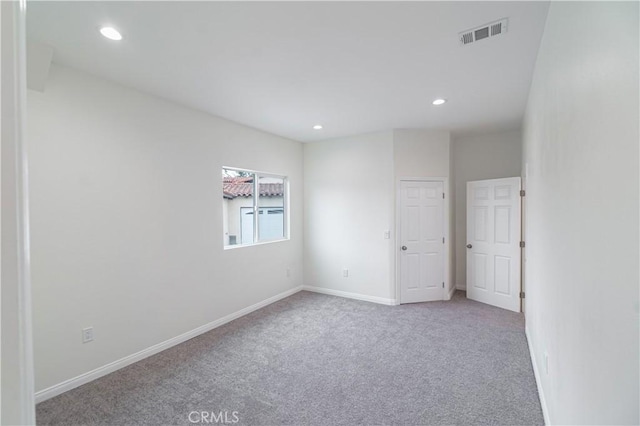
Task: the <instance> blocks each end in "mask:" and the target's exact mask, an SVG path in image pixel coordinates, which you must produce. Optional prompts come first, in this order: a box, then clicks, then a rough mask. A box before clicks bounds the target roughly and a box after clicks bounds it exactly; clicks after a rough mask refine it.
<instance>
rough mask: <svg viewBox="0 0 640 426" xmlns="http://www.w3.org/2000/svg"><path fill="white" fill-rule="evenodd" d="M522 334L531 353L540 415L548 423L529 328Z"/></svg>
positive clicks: (545, 401) (525, 328) (545, 402)
mask: <svg viewBox="0 0 640 426" xmlns="http://www.w3.org/2000/svg"><path fill="white" fill-rule="evenodd" d="M524 335H525V336H527V346H529V354H530V355H531V364H532V365H533V375H534V377H535V378H536V386H537V387H538V396H539V397H540V406H541V407H542V416H543V417H544V424H545V425H550V424H552V423H551V420H549V410H548V409H547V400H546V399H545V397H544V391H543V389H542V382H541V381H540V371H539V370H538V362H537V360H536V355H535V351H534V350H533V347H532V346H531V339H530V338H529V328H528V327H527V326H525V327H524Z"/></svg>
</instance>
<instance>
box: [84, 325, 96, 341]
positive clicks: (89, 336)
mask: <svg viewBox="0 0 640 426" xmlns="http://www.w3.org/2000/svg"><path fill="white" fill-rule="evenodd" d="M89 342H93V327H87V328H83V329H82V343H89Z"/></svg>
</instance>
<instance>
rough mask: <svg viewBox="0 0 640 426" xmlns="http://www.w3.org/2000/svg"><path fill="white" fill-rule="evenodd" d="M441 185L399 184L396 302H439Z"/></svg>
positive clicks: (442, 184) (441, 243)
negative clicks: (398, 291)
mask: <svg viewBox="0 0 640 426" xmlns="http://www.w3.org/2000/svg"><path fill="white" fill-rule="evenodd" d="M443 191H444V183H443V182H442V181H402V182H401V183H400V223H399V235H400V246H401V249H400V255H399V256H400V262H399V265H400V303H414V302H427V301H432V300H442V299H443V294H444V291H443V283H444V241H443V238H444V200H443V198H442V197H443Z"/></svg>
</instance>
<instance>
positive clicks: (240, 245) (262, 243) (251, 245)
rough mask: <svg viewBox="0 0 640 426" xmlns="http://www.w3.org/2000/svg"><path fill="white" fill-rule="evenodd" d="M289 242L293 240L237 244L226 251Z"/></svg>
mask: <svg viewBox="0 0 640 426" xmlns="http://www.w3.org/2000/svg"><path fill="white" fill-rule="evenodd" d="M289 240H291V238H282V239H279V240H270V241H260V242H257V243H251V244H235V245H233V246H224V250H236V249H239V248H246V247H255V246H264V245H267V244H273V243H281V242H284V241H289Z"/></svg>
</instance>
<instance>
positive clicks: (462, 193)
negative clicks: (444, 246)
mask: <svg viewBox="0 0 640 426" xmlns="http://www.w3.org/2000/svg"><path fill="white" fill-rule="evenodd" d="M452 145H453V163H454V181H455V228H456V231H455V236H456V240H455V251H456V256H455V257H456V272H455V276H456V285H457V287H458V288H462V289H464V288H466V277H467V248H466V245H467V241H466V238H467V182H469V181H474V180H482V179H497V178H503V177H513V176H520V174H521V170H522V134H521V132H520V131H519V130H517V131H509V132H501V133H495V134H487V135H475V136H464V137H457V138H455V139H454V141H453V143H452Z"/></svg>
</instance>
